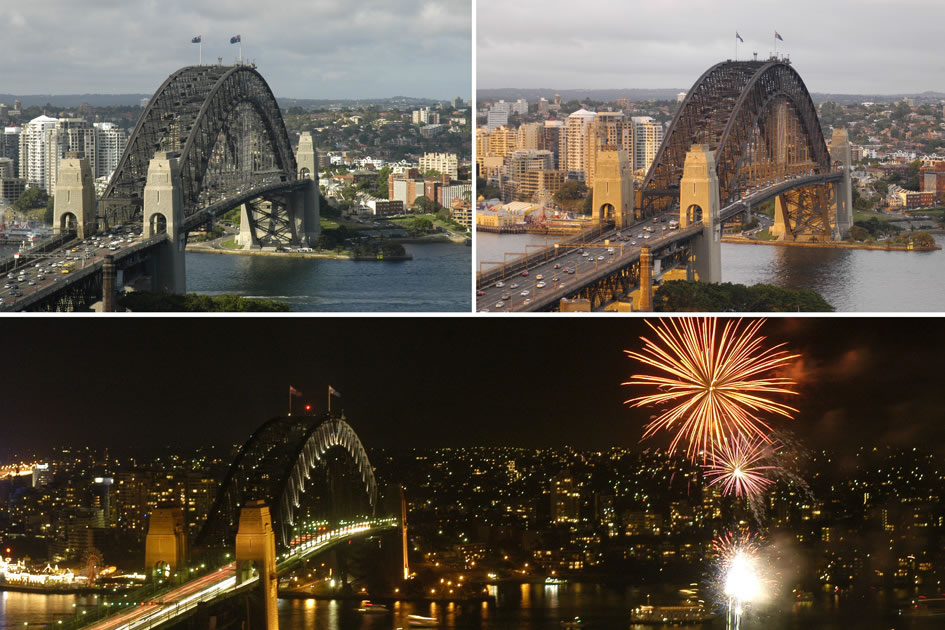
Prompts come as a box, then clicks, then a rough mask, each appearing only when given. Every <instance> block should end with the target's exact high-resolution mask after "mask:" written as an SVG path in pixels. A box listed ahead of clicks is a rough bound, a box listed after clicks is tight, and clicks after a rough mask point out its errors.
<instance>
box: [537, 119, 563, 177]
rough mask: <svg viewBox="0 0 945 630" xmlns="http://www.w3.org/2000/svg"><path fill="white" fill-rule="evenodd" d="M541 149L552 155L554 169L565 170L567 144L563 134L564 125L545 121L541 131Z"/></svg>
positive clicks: (558, 122) (554, 121)
mask: <svg viewBox="0 0 945 630" xmlns="http://www.w3.org/2000/svg"><path fill="white" fill-rule="evenodd" d="M542 147H543V148H545V149H548V150H549V151H551V153H552V154H553V155H554V164H555V168H556V169H559V170H562V171H564V170H567V164H566V162H567V142H566V140H565V134H564V123H563V122H561V121H560V120H546V121H545V127H544V129H543V130H542Z"/></svg>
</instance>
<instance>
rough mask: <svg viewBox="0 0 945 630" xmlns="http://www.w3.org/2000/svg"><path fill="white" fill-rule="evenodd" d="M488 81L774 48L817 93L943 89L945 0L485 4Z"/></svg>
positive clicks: (605, 71)
mask: <svg viewBox="0 0 945 630" xmlns="http://www.w3.org/2000/svg"><path fill="white" fill-rule="evenodd" d="M477 12H478V13H477V16H478V17H477V38H478V41H477V87H478V88H510V87H514V88H553V89H572V88H573V89H583V88H595V89H602V88H614V89H619V88H680V89H685V90H688V89H689V87H690V86H692V84H693V83H694V82H695V80H696V79H697V78H699V76H700V75H701V74H702V73H703V72H704V71H705V70H706V69H708V68H709V67H710V66H712V65H713V64H715V63H717V62H719V61H724V60H725V59H730V58H732V57H733V56H734V54H735V31H736V30H737V31H738V32H739V34H741V36H742V38H743V39H744V40H745V43H744V44H742V43H739V48H738V55H739V58H740V59H743V58H749V57H750V55H751V53H752V52H755V51H757V52H758V53H759V57H763V56H767V55H768V54H769V53H770V52H772V51H773V50H774V31H775V29H777V31H778V32H779V33H780V34H781V36H782V37H783V38H784V41H783V42H780V41H779V42H778V52H779V53H787V54H789V55H790V57H791V60H792V61H793V62H794V65H795V68H796V69H797V70H798V72H799V73H800V75H801V77H803V78H804V81H805V83H806V84H807V87H808V89H809V90H810V91H812V92H830V93H845V94H850V93H874V94H888V93H902V92H923V91H926V90H935V91H945V55H943V54H942V26H943V24H945V2H943V1H942V0H791V1H789V2H785V1H784V0H750V1H746V0H647V1H645V2H644V1H641V0H584V1H581V2H574V1H573V0H543V1H542V2H541V3H537V2H533V1H532V2H506V1H505V0H478V3H477Z"/></svg>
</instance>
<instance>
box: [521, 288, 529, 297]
mask: <svg viewBox="0 0 945 630" xmlns="http://www.w3.org/2000/svg"><path fill="white" fill-rule="evenodd" d="M519 295H521V296H522V297H525V296H526V295H528V289H524V290H523V291H522V292H521V293H519Z"/></svg>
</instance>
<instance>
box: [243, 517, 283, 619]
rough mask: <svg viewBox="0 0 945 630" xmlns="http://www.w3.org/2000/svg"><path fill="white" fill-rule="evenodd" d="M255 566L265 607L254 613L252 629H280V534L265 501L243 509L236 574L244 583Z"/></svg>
mask: <svg viewBox="0 0 945 630" xmlns="http://www.w3.org/2000/svg"><path fill="white" fill-rule="evenodd" d="M250 566H254V567H255V568H256V570H257V571H258V574H259V591H258V592H259V594H260V595H261V596H262V606H260V607H257V608H256V609H255V610H251V612H250V614H251V616H252V620H251V621H252V623H250V624H249V627H251V628H255V629H259V628H261V627H263V626H265V628H266V630H279V614H278V611H277V610H276V606H277V604H278V586H279V578H278V575H277V574H276V534H275V531H274V530H273V529H272V515H271V514H270V512H269V506H267V505H266V503H265V501H248V502H247V503H246V505H244V506H243V508H242V509H241V510H240V524H239V529H238V530H237V532H236V574H237V580H239V581H242V580H243V579H245V577H246V574H247V573H248V571H247V570H248V568H249V567H250Z"/></svg>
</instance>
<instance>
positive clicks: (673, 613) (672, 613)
mask: <svg viewBox="0 0 945 630" xmlns="http://www.w3.org/2000/svg"><path fill="white" fill-rule="evenodd" d="M714 617H715V615H713V614H712V613H711V612H710V611H708V610H706V608H705V607H704V606H703V605H702V604H682V605H679V606H649V605H646V606H637V607H636V608H634V609H633V610H631V611H630V621H631V622H633V623H639V624H653V625H664V624H677V623H678V624H692V623H705V622H706V621H710V620H711V619H713V618H714Z"/></svg>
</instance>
